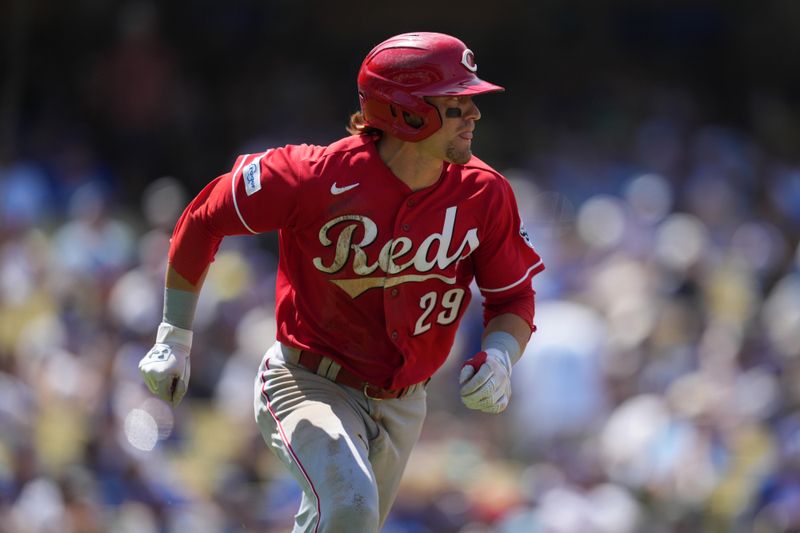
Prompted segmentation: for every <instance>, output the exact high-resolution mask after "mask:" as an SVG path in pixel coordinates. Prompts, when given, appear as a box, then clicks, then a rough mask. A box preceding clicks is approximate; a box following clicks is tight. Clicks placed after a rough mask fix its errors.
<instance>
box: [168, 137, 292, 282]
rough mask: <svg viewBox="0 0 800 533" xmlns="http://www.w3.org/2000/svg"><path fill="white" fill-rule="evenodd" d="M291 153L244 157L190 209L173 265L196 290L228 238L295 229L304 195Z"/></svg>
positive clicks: (176, 234)
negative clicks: (296, 217) (294, 225)
mask: <svg viewBox="0 0 800 533" xmlns="http://www.w3.org/2000/svg"><path fill="white" fill-rule="evenodd" d="M291 155H292V154H291V150H290V148H289V147H286V148H280V149H276V150H267V151H266V152H263V153H261V154H248V155H243V156H239V157H238V158H237V159H236V163H235V164H234V166H233V170H232V171H231V172H229V173H227V174H223V175H222V176H219V177H218V178H216V179H215V180H214V181H212V182H211V183H209V184H208V185H207V186H206V187H205V188H204V189H203V190H202V191H200V194H198V195H197V196H196V197H195V198H194V200H192V202H191V203H190V204H189V205H188V206H187V207H186V209H185V210H184V212H183V214H182V215H181V217H180V219H178V223H177V224H176V225H175V230H174V231H173V233H172V240H171V241H170V249H169V262H170V264H171V265H172V268H174V269H175V271H176V272H177V273H178V274H180V275H181V276H183V277H184V278H186V279H187V280H188V281H189V282H191V283H193V284H196V283H197V281H198V280H199V279H200V276H202V275H203V272H205V270H206V268H208V265H209V264H211V262H212V261H213V260H214V256H215V255H216V253H217V250H218V249H219V245H220V243H221V242H222V239H223V238H224V237H225V236H227V235H243V234H248V233H252V234H255V233H261V232H265V231H270V230H274V229H278V228H282V227H287V226H290V225H291V224H292V223H293V220H294V218H295V216H296V209H297V197H298V195H299V194H300V193H299V185H298V180H297V178H296V171H295V170H296V169H295V168H293V165H292V164H291Z"/></svg>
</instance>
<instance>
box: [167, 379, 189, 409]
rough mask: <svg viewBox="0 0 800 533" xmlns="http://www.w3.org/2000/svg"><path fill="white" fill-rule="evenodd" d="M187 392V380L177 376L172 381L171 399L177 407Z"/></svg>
mask: <svg viewBox="0 0 800 533" xmlns="http://www.w3.org/2000/svg"><path fill="white" fill-rule="evenodd" d="M185 394H186V380H183V379H179V378H175V380H174V381H173V382H172V395H171V398H170V401H171V403H172V405H173V407H177V405H178V404H179V403H181V400H182V399H183V397H184V395H185Z"/></svg>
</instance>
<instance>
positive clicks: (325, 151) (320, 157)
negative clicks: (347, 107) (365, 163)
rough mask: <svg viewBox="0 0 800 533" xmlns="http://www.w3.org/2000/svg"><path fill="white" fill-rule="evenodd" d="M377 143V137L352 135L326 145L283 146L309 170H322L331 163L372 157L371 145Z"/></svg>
mask: <svg viewBox="0 0 800 533" xmlns="http://www.w3.org/2000/svg"><path fill="white" fill-rule="evenodd" d="M374 143H375V138H374V137H371V136H368V135H351V136H348V137H344V138H342V139H339V140H337V141H334V142H332V143H331V144H328V145H325V146H318V145H309V144H300V145H288V146H285V147H284V148H283V150H284V151H286V156H288V157H290V158H291V159H292V160H294V161H295V162H297V163H298V164H300V165H302V166H305V167H306V168H308V169H309V170H312V174H313V173H314V172H313V169H317V171H320V172H321V170H322V168H323V167H327V166H328V165H329V164H336V163H342V162H346V164H347V165H348V166H352V165H353V164H355V163H357V162H358V160H359V159H365V160H369V159H371V155H370V152H371V150H370V147H371V146H372V145H373V144H374Z"/></svg>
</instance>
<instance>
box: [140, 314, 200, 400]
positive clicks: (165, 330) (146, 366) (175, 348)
mask: <svg viewBox="0 0 800 533" xmlns="http://www.w3.org/2000/svg"><path fill="white" fill-rule="evenodd" d="M191 349H192V331H191V330H188V329H183V328H179V327H176V326H173V325H172V324H168V323H166V322H162V323H161V324H160V325H159V326H158V334H157V335H156V344H155V346H153V347H152V348H151V349H150V351H149V352H147V355H145V356H144V357H142V360H141V361H139V371H140V372H141V373H142V377H143V378H144V382H145V384H146V385H147V388H148V389H150V392H152V393H153V394H155V395H156V396H158V397H159V398H161V399H162V400H164V401H165V402H169V403H171V404H172V405H173V406H177V405H178V404H179V403H180V401H181V400H182V399H183V396H184V394H186V388H187V387H188V385H189V374H190V373H191V365H190V363H189V351H190V350H191Z"/></svg>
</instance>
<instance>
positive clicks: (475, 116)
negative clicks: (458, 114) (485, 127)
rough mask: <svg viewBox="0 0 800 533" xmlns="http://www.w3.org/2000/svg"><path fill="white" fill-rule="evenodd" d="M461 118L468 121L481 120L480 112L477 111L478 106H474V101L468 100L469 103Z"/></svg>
mask: <svg viewBox="0 0 800 533" xmlns="http://www.w3.org/2000/svg"><path fill="white" fill-rule="evenodd" d="M463 116H464V118H465V119H468V120H480V119H481V110H480V109H478V106H477V105H476V104H475V101H474V100H473V99H472V98H470V99H469V102H468V103H467V108H466V110H465V113H464V115H463Z"/></svg>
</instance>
